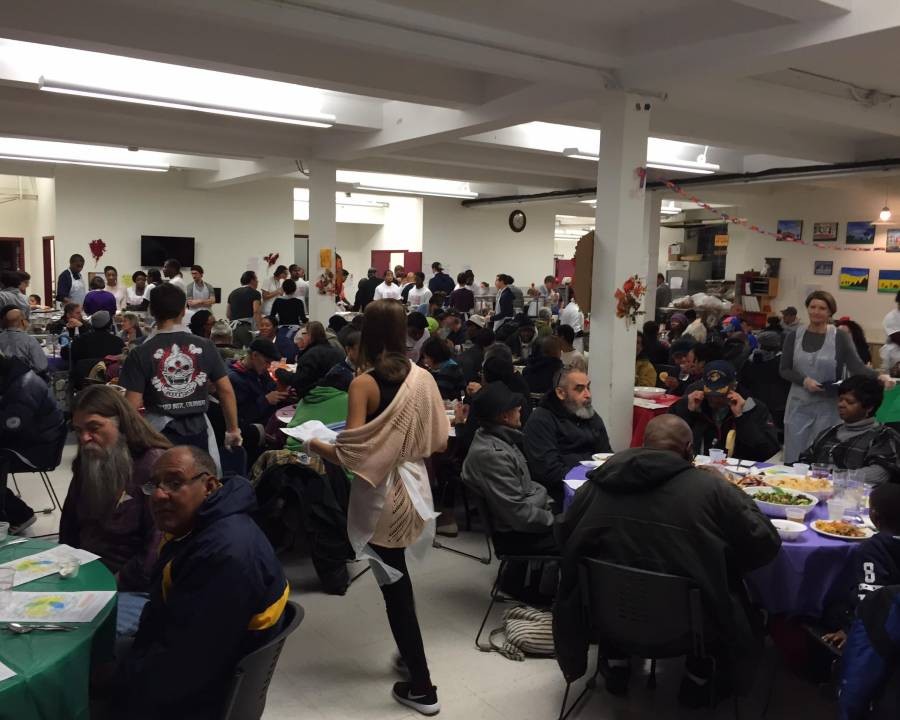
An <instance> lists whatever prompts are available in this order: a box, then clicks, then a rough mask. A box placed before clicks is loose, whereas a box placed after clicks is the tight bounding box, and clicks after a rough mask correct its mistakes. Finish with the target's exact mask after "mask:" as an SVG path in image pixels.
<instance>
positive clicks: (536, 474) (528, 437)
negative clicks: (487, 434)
mask: <svg viewBox="0 0 900 720" xmlns="http://www.w3.org/2000/svg"><path fill="white" fill-rule="evenodd" d="M525 451H526V453H527V455H528V466H529V468H530V469H531V476H532V477H533V478H534V479H535V480H537V481H538V482H539V483H542V484H543V485H544V486H545V487H546V488H547V491H548V492H549V493H550V497H552V498H553V499H554V500H555V501H556V502H557V504H558V505H560V506H561V505H562V495H563V487H562V482H563V479H564V478H565V476H566V473H567V472H569V470H571V469H572V468H573V467H575V466H576V465H577V464H578V463H579V462H580V461H581V460H590V459H591V456H592V455H593V454H594V453H601V452H610V446H609V436H608V435H607V434H606V426H605V425H604V424H603V420H602V419H601V418H600V416H599V415H597V413H596V411H595V410H594V408H593V406H592V405H591V382H590V380H589V379H588V376H587V374H586V373H584V372H583V371H581V370H576V369H574V368H565V369H563V370H561V371H560V372H559V376H558V379H557V381H556V383H555V387H553V388H551V390H550V392H548V393H547V395H546V396H545V397H544V399H543V400H541V404H540V405H538V407H536V408H535V409H534V412H532V413H531V417H529V418H528V422H527V423H526V424H525Z"/></svg>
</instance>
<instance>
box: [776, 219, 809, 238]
mask: <svg viewBox="0 0 900 720" xmlns="http://www.w3.org/2000/svg"><path fill="white" fill-rule="evenodd" d="M778 234H779V235H780V236H781V239H782V240H800V239H801V238H802V237H803V221H802V220H779V221H778Z"/></svg>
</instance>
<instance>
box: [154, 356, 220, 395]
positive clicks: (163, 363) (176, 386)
mask: <svg viewBox="0 0 900 720" xmlns="http://www.w3.org/2000/svg"><path fill="white" fill-rule="evenodd" d="M202 352H203V348H199V347H197V346H196V345H194V344H193V343H191V344H190V345H189V346H188V348H187V352H185V351H184V349H182V348H180V347H179V346H178V345H175V344H173V345H172V347H171V349H169V350H164V349H163V348H160V349H159V350H157V351H156V352H155V353H153V359H154V360H159V361H160V362H159V365H158V367H157V372H156V375H155V376H154V378H153V379H152V380H151V383H152V384H153V387H155V388H156V389H157V390H158V391H159V392H161V393H162V394H163V395H165V396H166V397H167V398H174V399H181V398H185V397H187V396H188V395H191V394H192V393H193V392H194V391H195V390H196V389H197V388H199V387H201V386H202V385H205V384H206V373H205V372H202V371H199V372H198V367H197V365H196V364H195V360H194V358H193V357H192V356H193V355H198V356H199V355H200V354H201V353H202Z"/></svg>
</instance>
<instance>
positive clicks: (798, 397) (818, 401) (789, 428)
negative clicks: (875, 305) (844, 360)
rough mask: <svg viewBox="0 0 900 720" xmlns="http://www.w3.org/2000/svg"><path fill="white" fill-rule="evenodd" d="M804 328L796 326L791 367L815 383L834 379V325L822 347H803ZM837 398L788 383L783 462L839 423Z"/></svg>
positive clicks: (835, 344) (795, 457) (835, 335)
mask: <svg viewBox="0 0 900 720" xmlns="http://www.w3.org/2000/svg"><path fill="white" fill-rule="evenodd" d="M805 334H806V328H805V327H801V328H798V329H797V333H796V337H795V340H794V370H796V371H797V372H799V373H802V374H803V375H804V376H805V377H810V378H812V379H813V380H815V381H816V382H820V383H826V382H834V381H835V380H837V379H838V378H837V340H836V338H837V328H835V327H834V326H833V325H829V326H828V327H827V328H826V330H825V342H824V343H823V344H822V348H821V350H819V351H818V352H814V353H809V352H806V351H804V350H803V336H804V335H805ZM840 422H841V418H840V416H839V415H838V411H837V400H836V399H835V397H834V396H833V395H829V394H828V393H825V392H822V393H811V392H809V391H808V390H807V389H806V388H804V387H802V386H800V385H795V384H793V383H791V390H790V392H789V393H788V400H787V407H786V408H785V411H784V462H785V463H786V464H790V463H794V462H797V460H798V459H799V457H800V453H802V452H803V451H804V450H806V449H807V448H808V447H809V446H810V445H812V443H813V440H815V439H816V437H817V436H818V435H819V433H821V432H824V431H825V430H828V429H829V428H832V427H834V426H835V425H838V424H840Z"/></svg>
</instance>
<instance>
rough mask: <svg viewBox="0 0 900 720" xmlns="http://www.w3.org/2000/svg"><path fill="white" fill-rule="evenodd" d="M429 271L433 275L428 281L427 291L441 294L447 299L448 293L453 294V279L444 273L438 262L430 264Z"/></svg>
mask: <svg viewBox="0 0 900 720" xmlns="http://www.w3.org/2000/svg"><path fill="white" fill-rule="evenodd" d="M431 271H432V272H433V273H434V275H433V276H432V278H431V280H429V281H428V289H429V290H431V292H432V293H439V292H442V293H444V295H445V296H447V297H449V296H450V293H452V292H453V287H454V285H453V278H452V277H450V276H449V275H448V274H447V273H445V272H444V268H443V266H442V265H441V264H440V263H439V262H433V263H431Z"/></svg>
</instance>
